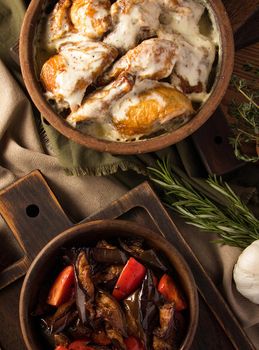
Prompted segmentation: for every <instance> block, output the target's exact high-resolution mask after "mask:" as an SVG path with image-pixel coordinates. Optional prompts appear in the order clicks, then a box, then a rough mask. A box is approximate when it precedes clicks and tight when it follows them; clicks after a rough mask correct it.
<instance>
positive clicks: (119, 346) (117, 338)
mask: <svg viewBox="0 0 259 350" xmlns="http://www.w3.org/2000/svg"><path fill="white" fill-rule="evenodd" d="M105 329H106V334H107V336H108V338H110V339H111V341H112V345H113V348H114V349H116V350H126V346H125V343H124V341H123V337H122V335H121V333H120V332H119V331H118V330H116V329H114V328H111V327H110V325H109V324H106V327H105Z"/></svg>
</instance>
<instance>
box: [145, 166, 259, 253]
mask: <svg viewBox="0 0 259 350" xmlns="http://www.w3.org/2000/svg"><path fill="white" fill-rule="evenodd" d="M149 176H150V179H151V180H152V181H153V182H154V183H156V184H157V185H158V186H159V187H161V188H162V189H163V191H164V201H165V202H166V204H167V205H169V206H170V207H171V208H173V209H174V210H176V211H177V212H178V213H180V214H181V216H182V217H183V218H185V220H186V221H187V223H188V224H191V225H193V226H196V227H198V228H199V229H202V230H204V231H209V232H215V233H217V234H218V235H219V239H218V240H216V241H215V242H216V243H220V244H227V245H231V246H235V247H240V248H246V247H247V246H248V245H250V244H251V243H252V242H253V241H255V240H257V239H259V220H258V219H257V218H256V217H255V216H254V215H253V213H251V211H250V210H249V209H248V207H247V206H246V205H245V204H244V203H243V202H242V201H241V200H240V198H239V197H238V196H237V195H236V194H235V193H234V192H233V190H232V189H231V188H230V187H229V185H228V184H227V183H225V182H223V181H222V180H221V179H220V180H218V179H217V178H216V177H215V176H213V177H209V179H208V180H207V181H206V182H207V184H208V185H209V186H210V187H211V189H212V190H214V191H215V192H216V193H217V194H221V195H222V196H224V198H225V199H226V202H225V205H219V204H218V203H217V204H216V202H215V201H213V200H212V199H210V198H209V197H208V195H205V194H203V193H200V192H198V191H197V190H196V189H195V188H194V187H193V186H192V185H191V184H190V182H189V181H188V180H187V178H186V177H185V178H181V177H180V176H179V175H177V174H176V173H175V172H174V170H173V169H172V168H171V166H170V163H169V159H168V160H165V159H164V160H162V161H157V167H156V168H149Z"/></svg>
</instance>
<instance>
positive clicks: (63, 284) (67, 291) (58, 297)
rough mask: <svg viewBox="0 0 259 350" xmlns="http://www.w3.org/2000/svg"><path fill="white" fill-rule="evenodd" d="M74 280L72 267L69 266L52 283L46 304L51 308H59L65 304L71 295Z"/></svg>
mask: <svg viewBox="0 0 259 350" xmlns="http://www.w3.org/2000/svg"><path fill="white" fill-rule="evenodd" d="M74 280H75V278H74V269H73V266H71V265H70V266H67V267H65V268H64V270H62V271H61V272H60V274H59V275H58V277H57V278H56V280H55V282H54V283H53V285H52V287H51V289H50V292H49V295H48V299H47V303H48V304H49V305H53V306H59V305H61V304H63V303H65V302H66V301H67V300H68V299H69V298H70V296H71V294H72V288H73V285H74Z"/></svg>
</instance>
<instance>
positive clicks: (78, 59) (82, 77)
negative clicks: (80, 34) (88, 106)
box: [55, 42, 109, 110]
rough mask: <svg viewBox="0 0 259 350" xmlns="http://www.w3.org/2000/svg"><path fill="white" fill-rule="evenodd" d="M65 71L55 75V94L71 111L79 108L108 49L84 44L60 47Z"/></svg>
mask: <svg viewBox="0 0 259 350" xmlns="http://www.w3.org/2000/svg"><path fill="white" fill-rule="evenodd" d="M60 54H61V55H62V56H63V58H64V59H65V61H66V70H64V71H62V72H60V73H59V74H57V77H56V85H57V88H56V89H55V94H57V95H61V96H63V98H64V101H66V102H67V103H68V104H69V106H70V108H71V110H74V109H76V108H77V107H78V106H80V104H81V102H82V99H83V97H84V93H85V90H86V88H87V87H88V86H89V85H90V84H91V83H92V82H93V79H94V78H95V77H96V74H97V72H98V71H99V70H100V67H102V66H105V61H107V63H108V60H107V55H108V54H109V48H107V46H104V45H103V44H102V43H96V42H85V43H81V44H78V45H77V46H74V45H70V44H69V45H65V46H62V47H61V50H60Z"/></svg>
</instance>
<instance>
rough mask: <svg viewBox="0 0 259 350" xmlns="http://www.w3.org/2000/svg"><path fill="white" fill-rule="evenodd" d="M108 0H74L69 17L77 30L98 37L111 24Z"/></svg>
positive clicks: (88, 35) (93, 37)
mask: <svg viewBox="0 0 259 350" xmlns="http://www.w3.org/2000/svg"><path fill="white" fill-rule="evenodd" d="M110 7H111V3H110V0H74V1H73V4H72V7H71V10H70V17H71V21H72V23H73V25H74V27H75V29H76V30H77V31H78V32H81V33H83V34H85V35H86V36H87V37H88V38H90V39H95V40H97V39H100V38H101V37H102V36H103V34H104V33H106V32H107V31H108V29H109V28H110V26H111V16H110Z"/></svg>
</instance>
